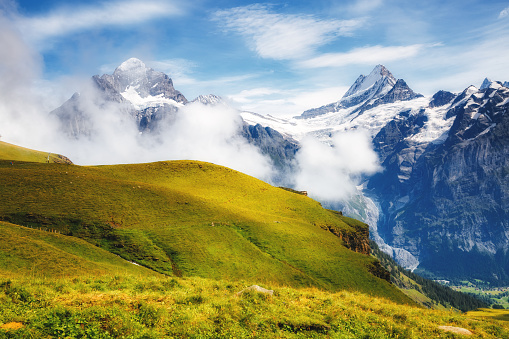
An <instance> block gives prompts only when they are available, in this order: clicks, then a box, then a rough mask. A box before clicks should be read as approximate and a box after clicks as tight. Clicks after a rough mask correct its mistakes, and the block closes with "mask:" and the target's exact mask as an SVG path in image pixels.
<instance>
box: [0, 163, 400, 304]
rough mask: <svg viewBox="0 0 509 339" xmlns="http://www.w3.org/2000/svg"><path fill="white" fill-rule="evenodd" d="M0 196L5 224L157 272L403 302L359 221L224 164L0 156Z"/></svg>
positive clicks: (1, 213) (1, 211) (364, 227)
mask: <svg viewBox="0 0 509 339" xmlns="http://www.w3.org/2000/svg"><path fill="white" fill-rule="evenodd" d="M0 197H1V198H0V199H1V201H0V219H3V220H4V221H8V222H11V223H14V224H19V225H25V226H31V227H36V228H43V229H50V230H51V229H52V230H58V231H59V232H61V233H62V234H66V235H71V236H76V237H79V238H82V239H85V240H87V241H88V242H90V243H92V244H94V245H97V246H100V247H101V248H103V249H105V250H107V251H110V252H112V253H116V254H118V255H120V256H122V257H123V258H125V259H128V260H130V261H134V262H137V263H139V264H141V265H144V266H146V267H149V268H151V269H153V270H155V271H158V272H160V273H164V274H168V275H173V276H199V277H206V278H212V279H220V280H222V279H227V280H238V279H245V280H249V281H253V282H258V283H273V284H278V285H290V286H296V287H305V286H314V287H319V288H322V289H327V290H331V291H338V290H343V289H347V290H356V291H361V292H363V293H368V294H372V295H377V296H384V297H388V298H392V299H393V300H396V301H399V302H409V299H408V298H407V297H406V296H404V295H403V294H402V293H400V292H399V291H398V290H397V289H396V288H395V287H393V286H392V285H390V284H389V283H387V282H386V281H384V280H382V279H380V278H377V277H375V276H374V275H373V274H371V273H370V271H373V267H374V262H375V259H373V258H371V257H370V256H369V245H368V244H367V241H368V240H367V233H368V229H367V226H366V225H364V224H362V223H360V222H358V221H355V220H353V219H349V218H346V217H343V216H341V215H339V214H338V213H335V212H333V211H328V210H325V209H323V208H322V207H321V206H320V204H319V203H317V202H316V201H314V200H312V199H310V198H308V197H305V196H302V195H299V194H295V193H292V192H288V191H286V190H283V189H280V188H275V187H273V186H270V185H268V184H266V183H264V182H262V181H259V180H257V179H254V178H252V177H250V176H247V175H244V174H242V173H239V172H236V171H233V170H230V169H227V168H224V167H220V166H215V165H212V164H208V163H202V162H193V161H175V162H158V163H151V164H137V165H117V166H99V167H81V166H74V165H62V164H37V163H15V164H14V165H11V164H10V162H9V161H8V160H6V161H0ZM338 236H339V237H338ZM340 237H341V238H342V239H341V238H340ZM345 245H346V246H348V247H350V248H353V249H356V250H357V251H359V252H364V253H359V252H354V251H352V250H350V249H348V248H347V247H346V246H345Z"/></svg>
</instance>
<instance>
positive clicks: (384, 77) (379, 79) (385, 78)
mask: <svg viewBox="0 0 509 339" xmlns="http://www.w3.org/2000/svg"><path fill="white" fill-rule="evenodd" d="M382 83H387V84H390V85H394V84H395V83H396V78H394V76H393V75H392V74H391V72H389V70H388V69H387V68H385V66H384V65H377V66H375V68H373V70H372V71H371V73H369V75H368V76H365V75H360V76H359V77H358V78H357V80H356V81H355V82H354V84H353V85H352V86H351V87H350V88H349V89H348V91H347V92H346V93H345V95H344V96H343V98H342V99H341V100H342V101H344V100H345V99H347V98H349V97H351V96H357V95H360V94H361V93H362V92H364V91H366V90H369V89H370V88H373V87H379V86H380V85H381V84H382ZM376 85H378V86H376Z"/></svg>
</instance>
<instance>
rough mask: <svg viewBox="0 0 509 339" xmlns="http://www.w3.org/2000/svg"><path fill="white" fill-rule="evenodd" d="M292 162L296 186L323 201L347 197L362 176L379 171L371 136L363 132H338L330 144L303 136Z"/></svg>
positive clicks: (354, 190) (353, 192) (345, 198)
mask: <svg viewBox="0 0 509 339" xmlns="http://www.w3.org/2000/svg"><path fill="white" fill-rule="evenodd" d="M296 161H297V165H298V171H297V173H296V175H295V184H296V187H297V188H298V189H301V190H306V191H308V193H309V194H310V195H311V196H313V197H315V198H317V199H319V200H320V201H325V202H333V201H346V200H348V199H349V198H351V196H352V195H354V194H355V193H356V192H357V190H356V185H357V184H358V180H359V179H360V178H361V177H362V176H363V175H370V174H374V173H376V172H377V171H379V170H380V165H379V162H378V157H377V155H376V153H375V152H374V151H373V149H372V146H371V138H370V137H369V135H368V134H367V133H365V132H363V131H349V132H344V133H338V134H336V135H334V136H333V137H332V144H331V145H327V144H324V143H322V142H320V141H318V140H316V139H314V138H306V139H304V140H302V148H301V149H300V150H299V151H298V152H297V156H296Z"/></svg>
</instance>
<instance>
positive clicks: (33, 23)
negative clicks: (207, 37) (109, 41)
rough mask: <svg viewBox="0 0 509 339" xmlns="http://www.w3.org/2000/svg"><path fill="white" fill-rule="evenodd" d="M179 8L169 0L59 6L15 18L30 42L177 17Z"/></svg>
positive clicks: (179, 12)
mask: <svg viewBox="0 0 509 339" xmlns="http://www.w3.org/2000/svg"><path fill="white" fill-rule="evenodd" d="M180 8H181V7H179V6H177V5H175V4H174V3H173V2H172V1H158V0H148V1H139V0H132V1H113V2H103V3H101V4H99V5H98V6H82V7H78V8H76V6H74V5H73V6H72V7H71V6H69V7H63V8H60V9H59V10H56V11H54V12H51V13H50V14H47V15H43V16H37V17H21V18H18V22H17V24H18V26H19V28H20V30H21V31H22V32H23V34H24V35H25V36H26V37H28V38H29V39H30V40H33V41H40V40H44V39H48V38H52V37H56V36H61V35H68V34H71V33H75V32H78V31H83V30H87V29H97V28H98V27H105V26H123V25H133V24H138V23H141V22H144V21H148V20H152V19H156V18H161V17H167V16H174V15H179V14H181V13H182V10H181V9H180Z"/></svg>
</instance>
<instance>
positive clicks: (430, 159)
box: [369, 85, 509, 282]
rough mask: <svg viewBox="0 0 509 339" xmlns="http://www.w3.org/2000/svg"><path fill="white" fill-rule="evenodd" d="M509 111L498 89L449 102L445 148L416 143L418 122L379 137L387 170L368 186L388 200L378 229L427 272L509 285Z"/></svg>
mask: <svg viewBox="0 0 509 339" xmlns="http://www.w3.org/2000/svg"><path fill="white" fill-rule="evenodd" d="M463 94H465V93H463ZM448 99H449V98H448ZM508 110H509V89H507V88H505V87H502V86H497V85H494V86H491V87H488V88H485V89H483V90H480V91H475V92H473V93H471V94H470V95H463V97H462V96H460V97H458V98H457V99H456V100H455V101H454V102H453V103H452V104H451V107H450V109H449V110H448V113H447V115H448V116H449V117H454V123H453V124H452V127H451V128H450V130H449V133H448V137H447V139H445V142H443V143H437V144H433V143H421V144H419V143H416V142H412V140H411V139H410V138H409V136H411V135H413V134H415V133H416V132H418V131H419V129H420V128H421V127H420V126H422V125H423V122H422V121H419V117H418V116H417V117H415V118H413V119H406V120H403V119H401V120H394V121H392V122H391V123H389V124H388V125H387V126H386V127H385V128H384V129H382V131H380V133H379V134H378V135H377V137H376V138H375V139H374V142H375V145H376V146H377V151H378V152H379V154H380V156H381V159H382V160H383V161H384V166H385V167H386V171H385V172H384V173H382V174H379V175H376V176H374V177H373V178H372V179H371V180H370V183H369V187H370V188H371V189H372V190H373V191H376V192H377V195H378V199H379V200H380V201H383V203H382V204H381V205H382V206H381V207H382V214H383V217H382V218H381V220H380V223H379V225H378V230H379V232H380V233H381V234H383V238H384V239H385V240H386V241H388V242H389V243H391V244H392V245H393V246H398V247H402V248H405V249H407V250H408V251H410V252H411V253H412V254H413V255H415V256H416V257H418V258H419V261H420V265H419V269H420V270H422V271H423V272H424V273H425V272H426V271H429V272H433V273H434V274H435V275H442V276H446V277H451V276H452V277H470V278H478V279H482V280H491V281H494V282H497V281H498V282H501V281H502V280H505V281H507V280H508V279H509V255H508V254H507V253H508V249H509V218H508V217H509V215H508V214H509V182H508V180H507V179H508V178H507V176H508V174H509V115H508V114H507V112H508Z"/></svg>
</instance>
